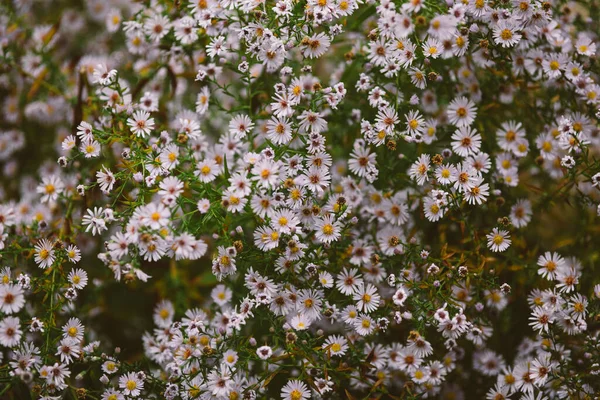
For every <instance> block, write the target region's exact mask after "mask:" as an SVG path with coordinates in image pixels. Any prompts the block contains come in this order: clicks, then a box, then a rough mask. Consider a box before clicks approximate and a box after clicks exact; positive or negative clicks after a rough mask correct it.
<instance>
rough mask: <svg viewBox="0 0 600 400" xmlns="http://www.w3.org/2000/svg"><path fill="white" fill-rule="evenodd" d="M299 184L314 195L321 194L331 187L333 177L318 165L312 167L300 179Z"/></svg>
mask: <svg viewBox="0 0 600 400" xmlns="http://www.w3.org/2000/svg"><path fill="white" fill-rule="evenodd" d="M298 180H299V181H298V182H297V183H298V184H304V185H306V187H307V188H308V190H310V191H311V192H313V193H316V194H321V193H323V192H324V191H325V189H326V188H327V187H329V182H330V181H331V175H329V171H328V170H327V169H326V168H320V167H317V166H316V165H311V166H310V167H309V168H308V171H306V172H305V173H304V174H303V175H301V177H300V178H299V179H298Z"/></svg>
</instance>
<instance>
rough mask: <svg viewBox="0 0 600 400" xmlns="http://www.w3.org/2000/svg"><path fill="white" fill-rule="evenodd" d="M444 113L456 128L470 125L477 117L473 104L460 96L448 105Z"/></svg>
mask: <svg viewBox="0 0 600 400" xmlns="http://www.w3.org/2000/svg"><path fill="white" fill-rule="evenodd" d="M446 113H447V114H448V121H449V122H450V123H451V124H452V125H454V126H456V127H457V128H463V127H466V126H469V125H471V124H472V123H473V121H474V120H475V118H476V117H477V109H476V108H475V103H473V101H471V100H469V99H467V98H466V97H465V96H460V97H457V98H455V99H454V100H452V102H451V103H450V104H449V105H448V109H447V110H446Z"/></svg>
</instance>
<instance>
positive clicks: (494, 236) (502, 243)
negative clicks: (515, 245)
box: [486, 228, 511, 252]
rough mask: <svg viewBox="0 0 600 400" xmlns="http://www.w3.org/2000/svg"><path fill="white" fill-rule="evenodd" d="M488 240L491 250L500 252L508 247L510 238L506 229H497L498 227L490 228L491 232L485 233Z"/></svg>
mask: <svg viewBox="0 0 600 400" xmlns="http://www.w3.org/2000/svg"><path fill="white" fill-rule="evenodd" d="M486 237H487V240H488V247H489V248H490V250H492V251H493V252H502V251H505V250H506V249H508V247H509V246H510V243H511V240H510V239H509V237H510V236H509V235H508V232H507V231H504V230H499V229H498V228H494V229H492V233H489V234H487V235H486Z"/></svg>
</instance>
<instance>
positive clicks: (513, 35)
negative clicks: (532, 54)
mask: <svg viewBox="0 0 600 400" xmlns="http://www.w3.org/2000/svg"><path fill="white" fill-rule="evenodd" d="M518 29H519V27H518V26H517V25H516V23H515V22H514V20H513V19H510V18H509V19H502V20H500V21H499V22H498V24H497V25H496V26H495V27H494V30H493V36H494V42H496V44H499V45H501V46H502V47H512V46H514V45H515V44H517V43H519V41H520V40H521V37H522V35H521V34H520V33H518Z"/></svg>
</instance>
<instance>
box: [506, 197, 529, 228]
mask: <svg viewBox="0 0 600 400" xmlns="http://www.w3.org/2000/svg"><path fill="white" fill-rule="evenodd" d="M531 214H532V210H531V202H530V201H529V200H527V199H521V200H518V201H517V202H516V203H515V205H513V206H512V207H511V209H510V216H509V217H510V222H511V223H512V224H513V225H514V226H515V227H516V228H522V227H524V226H526V225H527V224H528V223H529V221H531Z"/></svg>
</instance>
